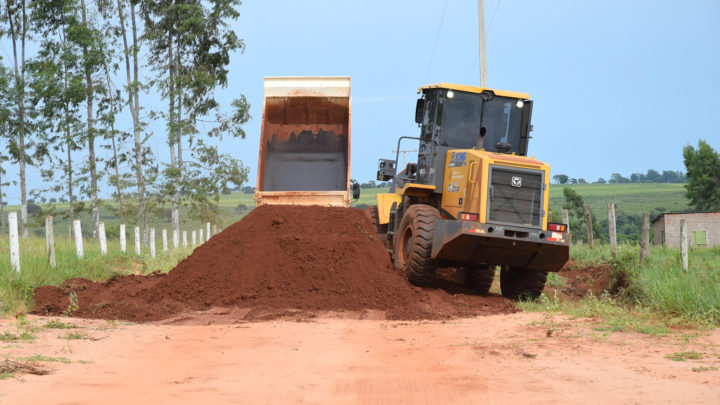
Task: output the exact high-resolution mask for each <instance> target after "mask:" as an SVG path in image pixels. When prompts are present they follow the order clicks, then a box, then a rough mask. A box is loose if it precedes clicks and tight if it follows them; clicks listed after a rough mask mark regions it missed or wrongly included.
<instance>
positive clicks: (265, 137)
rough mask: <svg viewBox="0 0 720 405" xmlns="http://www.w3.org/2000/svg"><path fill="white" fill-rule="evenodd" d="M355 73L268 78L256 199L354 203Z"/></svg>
mask: <svg viewBox="0 0 720 405" xmlns="http://www.w3.org/2000/svg"><path fill="white" fill-rule="evenodd" d="M349 187H350V78H349V77H266V78H265V96H264V99H263V117H262V127H261V135H260V157H259V159H258V180H257V192H256V194H255V201H256V203H257V205H263V204H289V205H325V206H344V207H347V206H349V205H350V194H349Z"/></svg>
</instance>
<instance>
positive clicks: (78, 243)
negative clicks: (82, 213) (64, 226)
mask: <svg viewBox="0 0 720 405" xmlns="http://www.w3.org/2000/svg"><path fill="white" fill-rule="evenodd" d="M73 234H75V253H76V254H77V257H78V259H82V257H83V256H85V252H84V251H83V239H82V226H81V225H80V220H79V219H76V220H74V221H73Z"/></svg>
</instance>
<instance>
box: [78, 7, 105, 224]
mask: <svg viewBox="0 0 720 405" xmlns="http://www.w3.org/2000/svg"><path fill="white" fill-rule="evenodd" d="M80 8H81V10H80V12H81V16H82V23H83V26H85V29H87V30H88V31H89V30H90V28H89V27H88V24H87V16H86V15H87V9H86V7H85V0H80ZM82 48H83V60H84V62H85V86H86V87H87V89H86V94H87V131H88V133H87V138H88V163H89V165H90V199H91V201H92V220H93V237H97V232H98V222H100V211H99V207H98V194H97V191H98V186H97V183H98V182H97V180H98V179H97V167H96V161H95V129H94V128H93V125H94V120H95V119H94V111H93V105H94V101H95V100H94V97H95V88H94V86H93V82H92V71H91V68H90V66H89V64H88V59H89V50H88V47H87V44H85V43H83V46H82Z"/></svg>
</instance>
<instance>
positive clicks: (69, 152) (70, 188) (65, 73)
mask: <svg viewBox="0 0 720 405" xmlns="http://www.w3.org/2000/svg"><path fill="white" fill-rule="evenodd" d="M66 30H67V26H66V25H65V14H64V13H63V15H62V30H60V38H61V39H62V43H63V49H65V47H66V46H67V41H66V37H65V31H66ZM68 78H69V74H68V67H67V62H63V97H64V109H65V125H64V128H63V129H64V131H65V143H66V145H67V164H66V165H65V170H66V174H67V179H68V201H70V223H71V224H72V222H73V221H74V220H75V201H74V200H73V180H72V175H73V171H72V147H73V141H72V139H71V138H70V100H69V96H68V87H69V83H68ZM70 231H71V233H72V226H71V227H70ZM70 236H72V234H71V235H70Z"/></svg>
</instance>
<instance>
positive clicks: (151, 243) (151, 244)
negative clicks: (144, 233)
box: [150, 228, 155, 257]
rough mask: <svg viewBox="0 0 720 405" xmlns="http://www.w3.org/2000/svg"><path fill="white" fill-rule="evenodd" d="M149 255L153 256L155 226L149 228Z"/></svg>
mask: <svg viewBox="0 0 720 405" xmlns="http://www.w3.org/2000/svg"><path fill="white" fill-rule="evenodd" d="M150 257H155V228H150Z"/></svg>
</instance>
